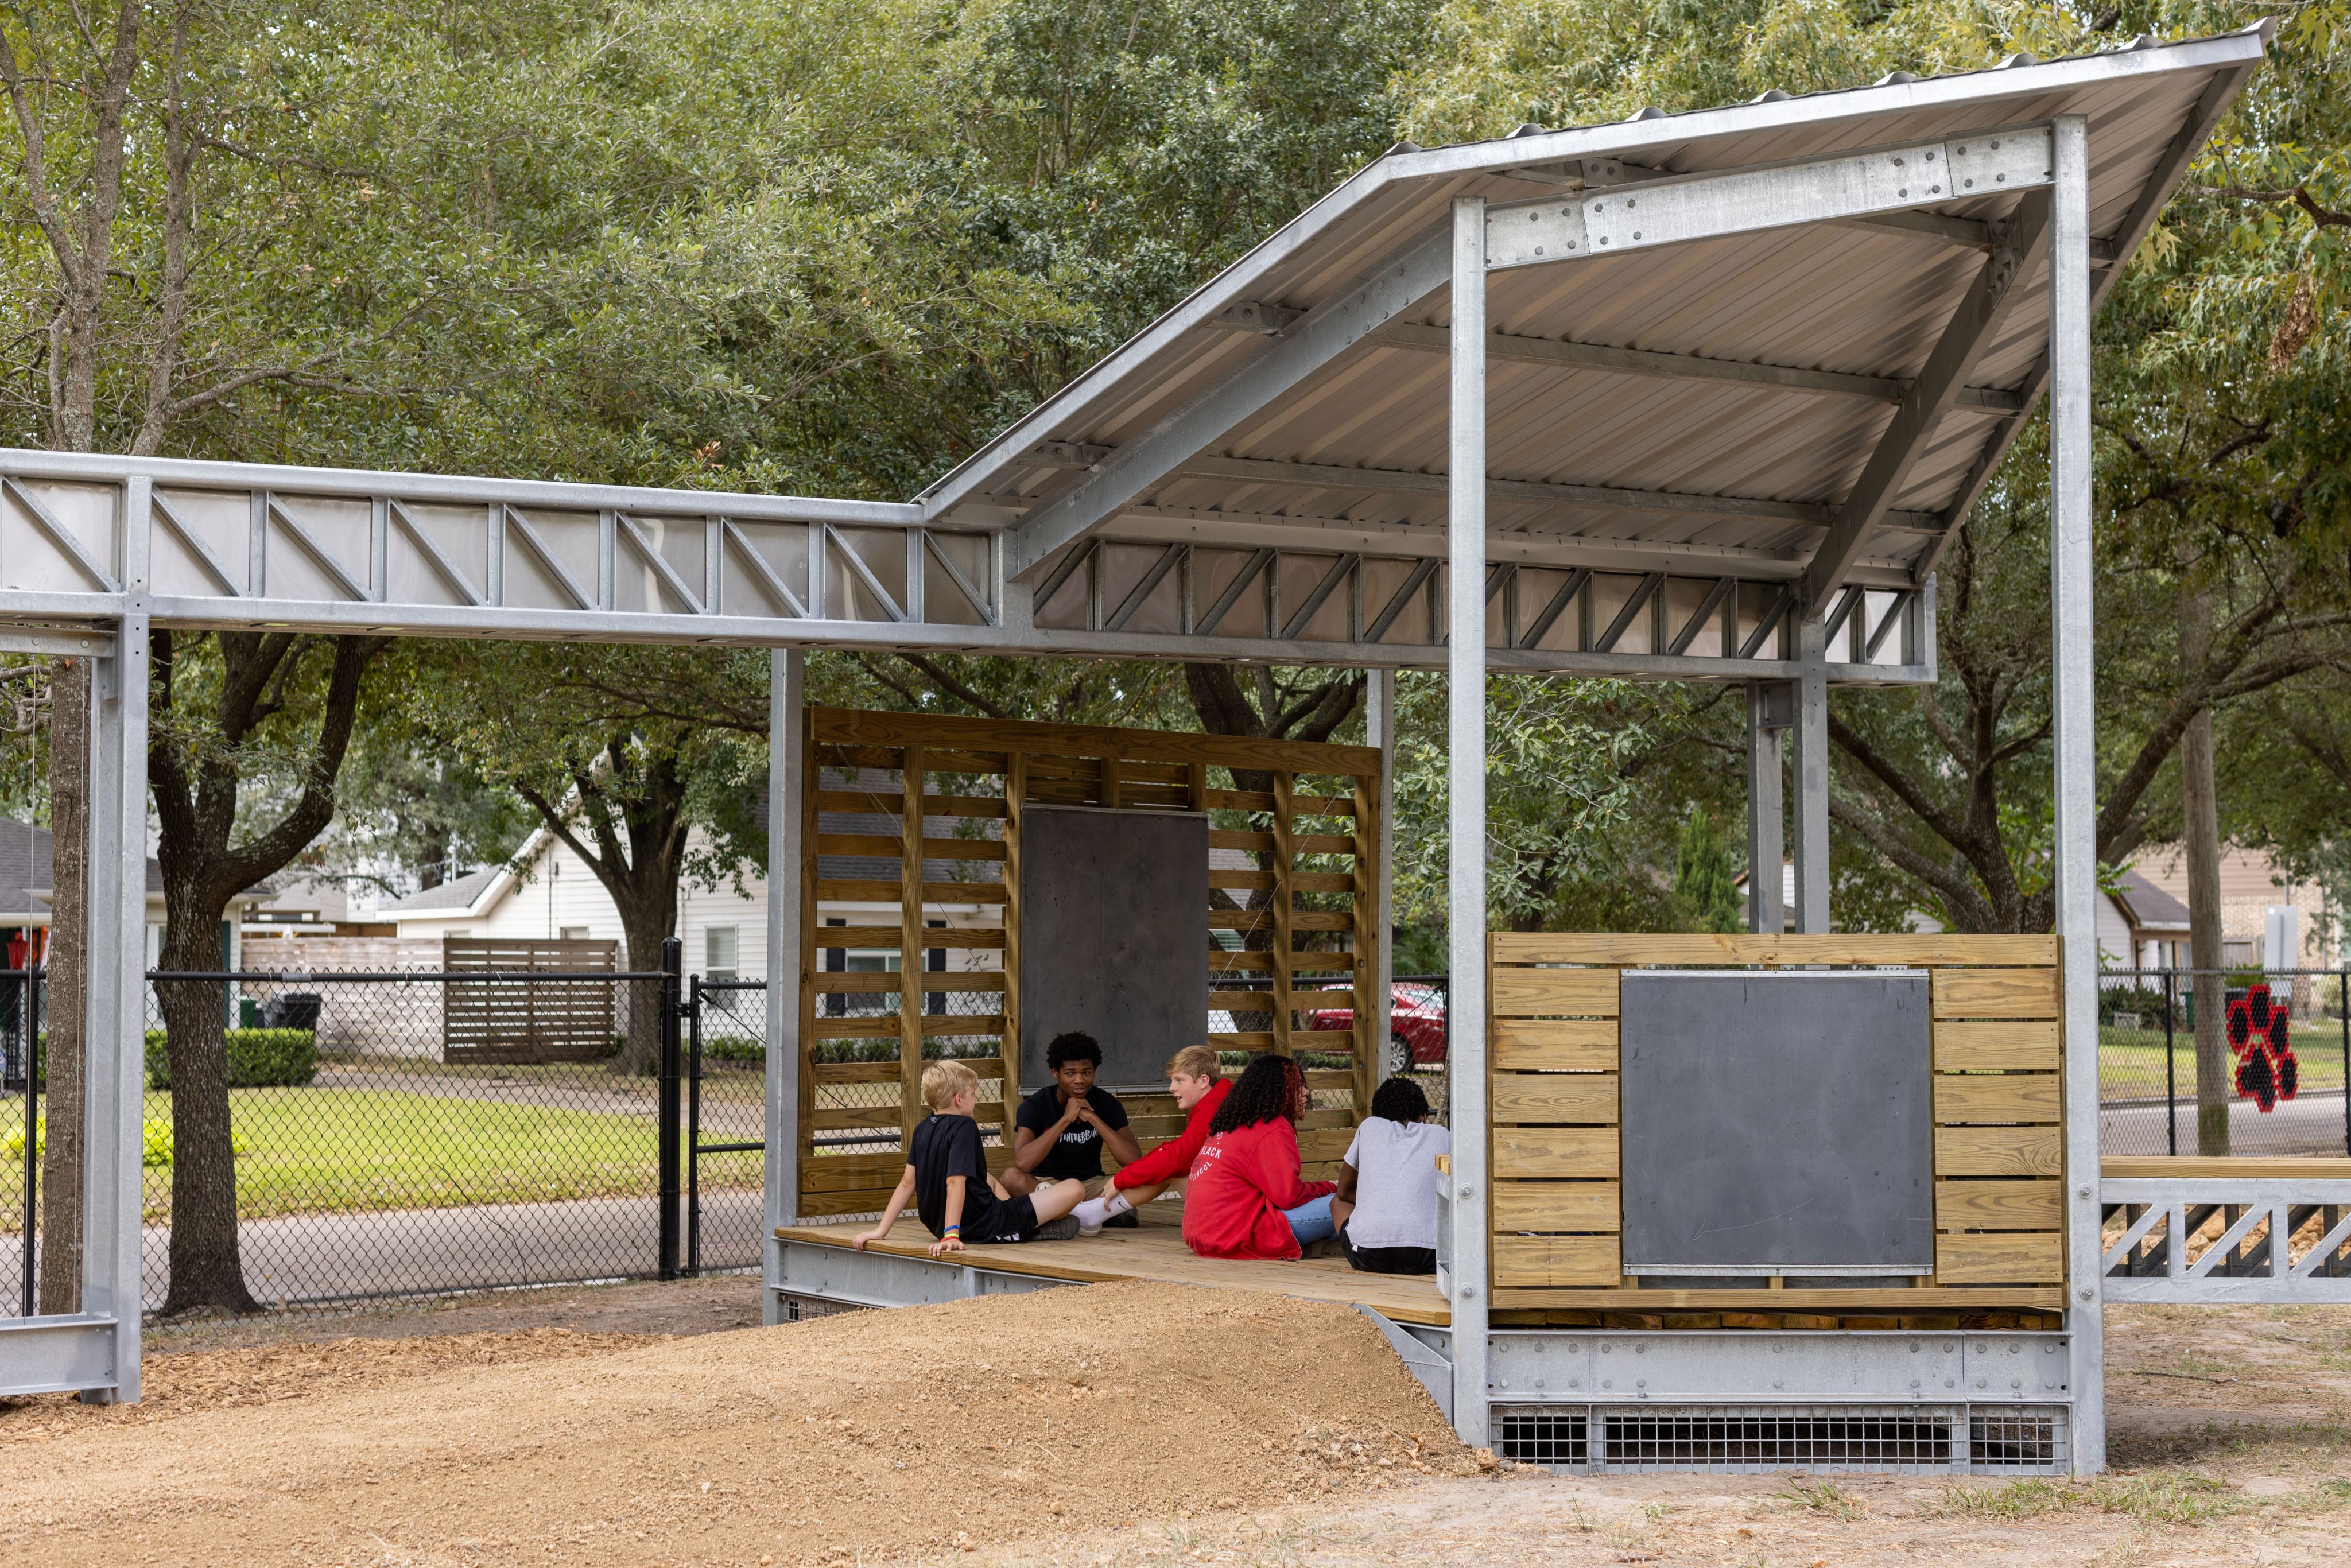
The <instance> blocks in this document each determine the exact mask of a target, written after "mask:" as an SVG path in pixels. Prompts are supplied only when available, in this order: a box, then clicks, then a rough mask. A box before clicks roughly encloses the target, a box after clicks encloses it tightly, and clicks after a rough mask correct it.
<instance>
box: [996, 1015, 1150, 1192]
mask: <svg viewBox="0 0 2351 1568" xmlns="http://www.w3.org/2000/svg"><path fill="white" fill-rule="evenodd" d="M1045 1065H1047V1066H1048V1067H1050V1068H1051V1069H1052V1070H1053V1082H1050V1083H1048V1084H1046V1085H1045V1086H1044V1087H1043V1088H1041V1089H1040V1090H1038V1091H1037V1092H1035V1093H1034V1094H1031V1095H1029V1097H1028V1098H1027V1099H1025V1100H1023V1101H1021V1102H1020V1110H1019V1114H1018V1115H1017V1116H1016V1117H1015V1118H1014V1120H1013V1131H1012V1166H1011V1168H1010V1169H1009V1170H1007V1171H1006V1172H1005V1173H1004V1190H1005V1191H1007V1192H1008V1193H1015V1194H1019V1193H1033V1192H1036V1191H1037V1190H1038V1189H1039V1187H1040V1186H1042V1185H1043V1184H1045V1183H1048V1182H1063V1181H1069V1182H1077V1183H1081V1184H1082V1183H1086V1182H1096V1181H1100V1180H1101V1179H1102V1149H1103V1147H1104V1145H1108V1147H1109V1149H1110V1152H1111V1155H1112V1156H1113V1158H1115V1159H1116V1160H1117V1161H1118V1163H1119V1164H1120V1165H1122V1166H1127V1165H1133V1164H1134V1162H1135V1161H1136V1160H1139V1159H1141V1158H1142V1157H1143V1147H1142V1145H1139V1144H1137V1143H1136V1142H1135V1141H1134V1134H1133V1133H1131V1132H1129V1131H1128V1130H1127V1124H1126V1107H1125V1106H1123V1105H1122V1104H1120V1103H1118V1096H1117V1095H1115V1094H1113V1093H1111V1092H1109V1091H1108V1090H1106V1089H1097V1088H1095V1087H1094V1073H1095V1071H1097V1070H1098V1069H1100V1067H1101V1066H1102V1047H1101V1045H1099V1044H1098V1043H1096V1041H1095V1040H1094V1037H1093V1036H1092V1035H1090V1034H1078V1033H1074V1032H1073V1033H1070V1034H1064V1035H1060V1036H1057V1037H1056V1038H1055V1039H1054V1040H1053V1043H1052V1044H1051V1045H1050V1046H1048V1047H1046V1048H1045Z"/></svg>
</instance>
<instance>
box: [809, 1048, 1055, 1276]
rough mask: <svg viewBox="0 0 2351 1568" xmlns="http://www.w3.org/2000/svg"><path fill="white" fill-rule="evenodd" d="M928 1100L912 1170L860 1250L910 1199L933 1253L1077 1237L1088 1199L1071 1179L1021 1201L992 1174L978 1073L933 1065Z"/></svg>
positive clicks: (912, 1142)
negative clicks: (1078, 1210)
mask: <svg viewBox="0 0 2351 1568" xmlns="http://www.w3.org/2000/svg"><path fill="white" fill-rule="evenodd" d="M923 1103H924V1104H925V1105H928V1106H929V1107H930V1108H931V1113H930V1114H929V1115H927V1116H925V1117H924V1118H923V1119H922V1121H921V1122H919V1123H917V1124H915V1127H914V1133H913V1134H911V1135H910V1136H909V1137H908V1138H907V1140H906V1169H905V1172H904V1174H903V1175H902V1176H899V1177H898V1186H897V1190H895V1191H894V1192H893V1193H891V1195H890V1199H889V1201H888V1202H887V1203H885V1204H883V1206H882V1220H881V1223H880V1224H878V1225H876V1226H874V1228H872V1229H871V1230H866V1231H861V1232H859V1233H858V1235H857V1236H856V1237H854V1238H853V1239H852V1245H854V1246H855V1247H856V1248H857V1249H858V1250H859V1251H861V1252H862V1251H863V1250H864V1249H865V1244H866V1243H867V1242H869V1241H879V1240H881V1239H883V1237H885V1236H887V1235H889V1234H890V1228H891V1227H892V1226H893V1225H894V1224H896V1223H897V1221H898V1214H899V1211H900V1210H901V1209H903V1208H904V1207H906V1205H907V1203H908V1202H909V1201H910V1200H911V1201H912V1202H913V1203H914V1210H915V1212H916V1213H917V1214H919V1215H920V1216H921V1217H922V1220H923V1224H924V1225H925V1226H926V1227H928V1228H929V1229H930V1232H931V1234H932V1235H933V1236H935V1237H937V1238H938V1239H937V1240H935V1241H934V1242H932V1243H931V1256H932V1257H934V1258H936V1257H938V1256H939V1255H940V1254H941V1253H943V1252H960V1251H962V1250H963V1249H964V1243H966V1242H967V1241H968V1242H970V1243H971V1244H972V1245H973V1246H979V1245H981V1244H982V1243H985V1242H991V1241H1060V1240H1063V1239H1066V1238H1069V1237H1071V1236H1075V1235H1076V1234H1077V1233H1078V1222H1077V1221H1076V1220H1074V1219H1071V1218H1069V1213H1070V1210H1071V1209H1073V1208H1075V1207H1077V1206H1078V1200H1079V1199H1080V1198H1081V1197H1084V1196H1085V1191H1084V1188H1083V1187H1081V1186H1079V1185H1078V1184H1077V1183H1075V1182H1064V1183H1061V1185H1059V1186H1052V1187H1049V1188H1047V1189H1046V1190H1044V1191H1043V1192H1040V1193H1038V1194H1036V1195H1035V1196H1033V1197H1030V1196H1027V1195H1023V1196H1020V1197H1015V1196H1013V1195H1012V1194H1010V1193H1008V1192H1006V1191H1005V1190H1004V1187H1003V1186H1002V1184H1000V1183H998V1182H997V1181H994V1180H992V1179H991V1178H990V1177H989V1176H988V1174H987V1152H986V1151H985V1150H984V1149H983V1148H981V1146H980V1140H979V1124H978V1123H977V1122H976V1121H974V1120H973V1119H972V1112H973V1111H974V1110H976V1109H977V1107H978V1103H979V1075H978V1074H977V1073H976V1072H974V1071H972V1070H971V1069H970V1068H968V1067H966V1066H965V1065H964V1064H963V1063H962V1062H960V1061H934V1062H932V1063H931V1064H930V1065H929V1066H928V1067H926V1068H925V1069H923Z"/></svg>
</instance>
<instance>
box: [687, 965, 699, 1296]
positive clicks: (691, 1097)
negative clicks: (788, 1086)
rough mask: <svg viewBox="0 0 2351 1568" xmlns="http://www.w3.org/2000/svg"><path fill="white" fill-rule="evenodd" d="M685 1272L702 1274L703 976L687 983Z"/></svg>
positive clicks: (689, 1274)
mask: <svg viewBox="0 0 2351 1568" xmlns="http://www.w3.org/2000/svg"><path fill="white" fill-rule="evenodd" d="M686 994H687V997H688V1000H687V1002H686V1007H685V1022H686V1031H687V1032H686V1040H687V1046H686V1058H685V1272H686V1276H687V1278H689V1279H691V1278H693V1277H695V1275H698V1274H700V1273H701V1272H702V977H701V976H699V975H696V976H695V977H694V978H693V979H691V980H689V981H687V982H686Z"/></svg>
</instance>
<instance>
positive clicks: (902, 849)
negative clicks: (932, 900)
mask: <svg viewBox="0 0 2351 1568" xmlns="http://www.w3.org/2000/svg"><path fill="white" fill-rule="evenodd" d="M898 778H899V780H900V783H899V789H900V795H899V803H898V824H899V826H898V833H899V840H898V1095H899V1099H898V1122H899V1125H900V1126H901V1128H902V1129H903V1130H904V1131H905V1132H908V1133H912V1132H913V1131H914V1124H915V1123H916V1122H919V1121H921V1120H922V1119H923V1114H924V1105H923V748H922V747H919V746H910V747H906V750H905V754H904V761H903V762H902V764H901V766H900V769H899V774H898Z"/></svg>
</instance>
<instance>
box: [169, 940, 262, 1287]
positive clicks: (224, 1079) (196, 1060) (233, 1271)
mask: <svg viewBox="0 0 2351 1568" xmlns="http://www.w3.org/2000/svg"><path fill="white" fill-rule="evenodd" d="M172 902H173V904H175V907H173V908H172V911H171V915H170V921H169V925H167V927H166V929H165V931H164V936H163V967H165V968H166V969H197V970H202V969H217V968H218V967H220V921H221V913H222V912H221V911H220V910H217V909H215V910H213V911H211V912H210V915H209V917H207V916H206V915H205V913H204V911H203V910H201V909H193V910H192V909H187V908H184V907H178V906H176V905H177V904H178V901H177V900H174V901H172ZM155 989H156V992H157V998H158V999H159V1000H160V1001H161V1002H162V1009H163V1029H164V1031H165V1047H164V1049H165V1053H166V1055H167V1056H168V1057H169V1058H170V1060H171V1066H172V1243H171V1262H172V1272H171V1281H172V1283H171V1290H170V1291H169V1293H168V1295H167V1297H166V1299H165V1301H164V1302H163V1312H164V1315H166V1316H169V1315H170V1314H172V1313H173V1312H186V1311H189V1310H191V1309H193V1308H196V1307H207V1306H210V1307H224V1308H226V1309H227V1310H228V1311H230V1312H253V1311H255V1310H256V1307H257V1305H258V1303H256V1301H254V1299H253V1296H252V1293H251V1292H250V1291H247V1290H246V1288H245V1261H244V1259H243V1257H242V1255H241V1253H240V1251H239V1249H238V1245H237V1234H236V1162H235V1155H234V1154H233V1153H232V1150H233V1148H234V1145H233V1144H232V1142H231V1139H230V1135H229V1103H228V1040H227V1034H226V1031H227V1027H228V1025H227V1005H226V1003H225V1001H224V999H223V998H222V995H221V988H220V987H219V985H218V984H216V983H212V982H207V981H201V980H181V981H166V982H164V983H162V984H161V985H159V986H157V987H156V988H155Z"/></svg>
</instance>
